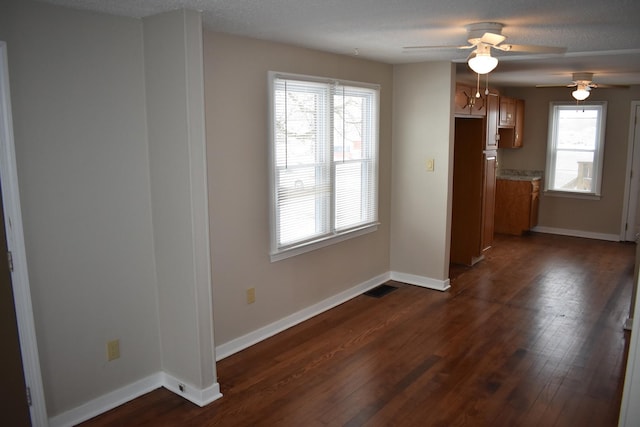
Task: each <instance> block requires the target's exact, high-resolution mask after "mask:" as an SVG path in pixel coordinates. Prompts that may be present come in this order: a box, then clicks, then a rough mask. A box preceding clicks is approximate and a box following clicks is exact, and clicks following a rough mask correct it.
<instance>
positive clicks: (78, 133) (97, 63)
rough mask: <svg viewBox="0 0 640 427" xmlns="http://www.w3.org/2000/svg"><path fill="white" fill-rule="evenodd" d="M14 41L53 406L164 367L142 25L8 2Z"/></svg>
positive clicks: (2, 32)
mask: <svg viewBox="0 0 640 427" xmlns="http://www.w3.org/2000/svg"><path fill="white" fill-rule="evenodd" d="M0 39H3V40H5V41H6V42H7V47H8V56H9V72H10V82H11V96H12V106H13V120H14V132H15V146H16V156H17V168H18V178H19V181H20V182H19V184H20V192H21V203H22V212H23V222H24V232H25V240H26V242H25V243H26V250H27V260H28V267H29V278H30V282H31V293H32V300H33V306H34V311H35V314H34V317H35V325H36V335H37V340H38V347H39V352H40V355H39V356H40V362H41V368H42V376H43V382H44V389H45V394H46V400H47V408H48V413H49V416H53V415H56V414H59V413H61V412H63V411H65V410H68V409H71V408H74V407H76V406H78V405H80V404H81V403H84V402H86V401H88V400H90V399H92V398H96V397H98V396H101V395H104V394H105V393H107V392H110V391H112V390H114V389H117V388H119V387H123V386H125V385H128V384H130V383H132V382H134V381H136V380H138V379H140V378H144V377H146V376H147V375H150V374H152V373H154V372H157V371H159V369H160V357H159V345H160V343H159V336H158V317H157V311H156V294H155V273H154V268H155V266H154V258H153V234H152V228H151V202H150V192H149V162H148V147H147V133H146V114H145V87H144V84H145V81H144V61H143V42H142V26H141V23H140V21H138V20H134V19H126V18H121V17H114V16H108V15H102V14H94V13H87V12H80V11H72V10H68V9H63V8H58V7H53V6H49V5H47V4H44V3H39V2H33V1H27V0H19V1H3V2H2V3H1V6H0ZM115 338H119V339H120V349H121V355H122V357H121V358H120V359H119V360H117V361H115V362H111V363H107V361H106V342H107V341H108V340H112V339H115Z"/></svg>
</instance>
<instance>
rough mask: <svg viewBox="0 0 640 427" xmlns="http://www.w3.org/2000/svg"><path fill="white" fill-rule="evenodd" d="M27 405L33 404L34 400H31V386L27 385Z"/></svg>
mask: <svg viewBox="0 0 640 427" xmlns="http://www.w3.org/2000/svg"><path fill="white" fill-rule="evenodd" d="M27 405H29V406H32V405H33V401H32V400H31V388H30V387H27Z"/></svg>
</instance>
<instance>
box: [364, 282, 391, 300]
mask: <svg viewBox="0 0 640 427" xmlns="http://www.w3.org/2000/svg"><path fill="white" fill-rule="evenodd" d="M396 289H398V288H397V287H395V286H391V285H380V286H376V287H375V288H373V289H370V290H368V291H367V292H365V293H364V294H365V295H367V296H370V297H374V298H382V297H383V296H385V295H387V294H388V293H390V292H393V291H395V290H396Z"/></svg>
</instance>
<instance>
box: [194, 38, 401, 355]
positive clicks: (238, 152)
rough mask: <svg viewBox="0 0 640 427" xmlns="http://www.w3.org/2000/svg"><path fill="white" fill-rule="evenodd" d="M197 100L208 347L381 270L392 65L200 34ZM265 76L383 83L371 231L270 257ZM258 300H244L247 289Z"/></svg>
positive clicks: (386, 226) (385, 248)
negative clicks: (209, 292) (204, 175)
mask: <svg viewBox="0 0 640 427" xmlns="http://www.w3.org/2000/svg"><path fill="white" fill-rule="evenodd" d="M204 58H205V61H204V62H205V94H206V127H207V150H208V152H207V159H208V176H209V204H210V235H211V252H212V253H211V255H212V279H213V291H214V292H213V302H214V317H215V336H216V345H217V346H219V345H221V344H224V343H227V342H229V341H230V340H233V339H235V338H239V337H241V336H243V335H245V334H247V333H250V332H253V331H255V330H256V329H258V328H261V327H264V326H266V325H268V324H270V323H272V322H275V321H277V320H280V319H282V318H283V317H285V316H288V315H291V314H293V313H295V312H297V311H299V310H302V309H304V308H307V307H309V306H310V305H313V304H316V303H318V302H320V301H322V300H324V299H326V298H329V297H331V296H334V295H336V294H338V293H340V292H342V291H345V290H347V289H349V288H351V287H354V286H356V285H358V284H361V283H362V282H365V281H367V280H369V279H372V278H374V277H375V276H377V275H380V274H383V273H386V272H388V271H389V233H390V214H389V206H390V182H391V96H392V67H391V66H389V65H384V64H379V63H375V62H370V61H365V60H361V59H358V58H354V57H349V56H341V55H334V54H329V53H322V52H317V51H312V50H307V49H300V48H296V47H292V46H285V45H281V44H276V43H268V42H262V41H257V40H252V39H246V38H240V37H234V36H229V35H223V34H217V33H213V32H205V36H204ZM269 70H273V71H282V72H290V73H299V74H311V75H318V76H326V77H335V78H340V79H347V80H355V81H362V82H369V83H377V84H380V85H381V91H380V174H379V182H380V193H379V206H380V211H379V218H380V226H379V228H378V231H376V232H374V233H371V234H367V235H365V236H361V237H357V238H354V239H351V240H347V241H345V242H341V243H338V244H335V245H332V246H329V247H326V248H322V249H318V250H315V251H312V252H309V253H305V254H302V255H298V256H295V257H292V258H288V259H285V260H282V261H277V262H273V263H272V262H270V259H269V198H268V197H269V193H268V189H269V182H268V177H269V169H268V161H267V159H268V147H269V133H268V98H267V72H268V71H269ZM251 287H254V288H255V289H256V302H255V303H254V304H251V305H248V304H246V302H245V291H246V289H247V288H251Z"/></svg>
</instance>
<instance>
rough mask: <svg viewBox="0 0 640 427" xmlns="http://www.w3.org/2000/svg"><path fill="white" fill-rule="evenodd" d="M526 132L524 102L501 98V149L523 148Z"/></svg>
mask: <svg viewBox="0 0 640 427" xmlns="http://www.w3.org/2000/svg"><path fill="white" fill-rule="evenodd" d="M523 132H524V100H522V99H513V98H508V97H505V96H501V97H500V120H499V123H498V133H499V134H500V142H499V144H498V147H499V148H520V147H522V136H523Z"/></svg>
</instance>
